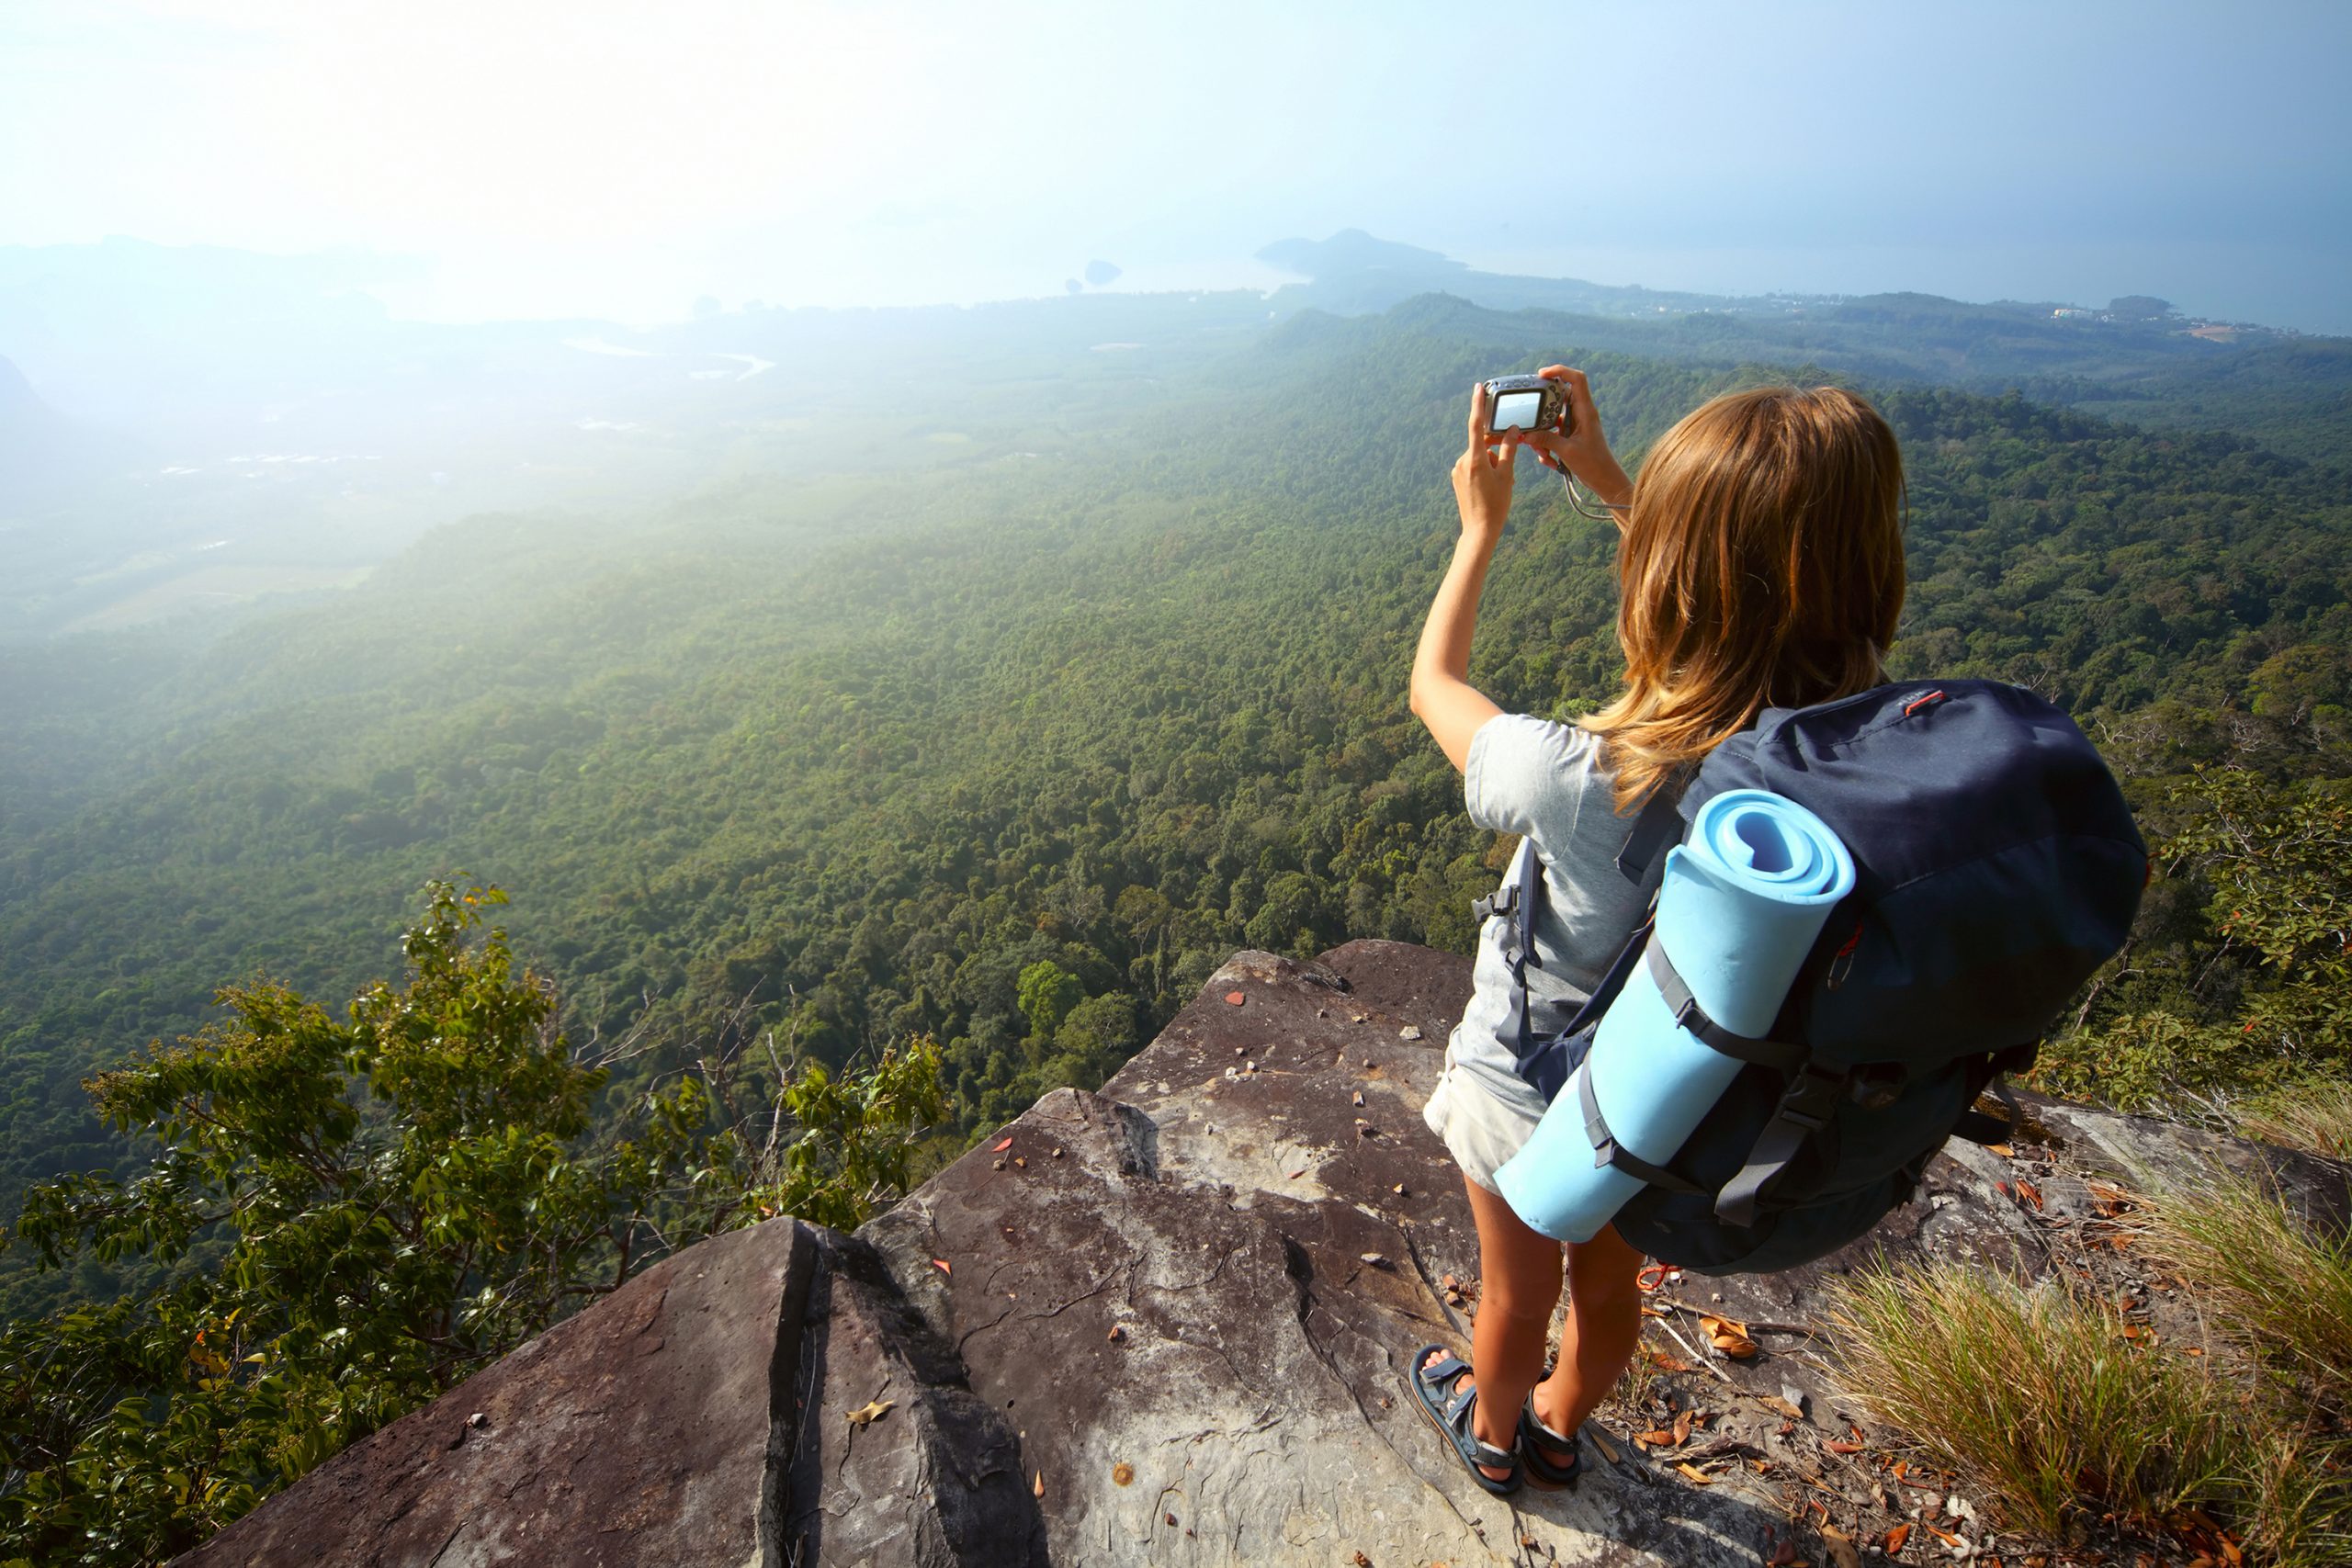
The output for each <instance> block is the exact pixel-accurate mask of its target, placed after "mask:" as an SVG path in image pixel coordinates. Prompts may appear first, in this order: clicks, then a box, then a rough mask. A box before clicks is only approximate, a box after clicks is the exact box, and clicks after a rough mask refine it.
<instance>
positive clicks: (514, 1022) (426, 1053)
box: [0, 882, 741, 1564]
mask: <svg viewBox="0 0 2352 1568" xmlns="http://www.w3.org/2000/svg"><path fill="white" fill-rule="evenodd" d="M504 901H505V900H504V897H503V895H502V894H500V893H499V892H498V891H497V890H496V889H494V888H475V889H471V890H469V891H464V892H460V891H459V890H458V889H457V888H455V887H454V886H450V885H449V884H447V883H442V882H435V883H434V884H432V885H430V886H428V888H427V890H426V903H425V911H424V919H422V920H421V921H419V922H418V924H417V925H416V926H415V927H414V928H413V929H412V930H411V931H409V932H408V933H407V936H406V938H405V940H404V941H403V943H402V951H403V953H405V954H406V957H407V960H408V967H409V978H408V983H407V985H406V986H405V987H402V988H400V989H394V988H393V987H390V986H385V985H377V986H373V987H369V988H368V989H367V990H366V991H364V992H362V993H361V995H360V996H359V997H358V998H357V999H356V1001H354V1002H353V1004H352V1006H351V1009H350V1021H349V1022H347V1023H338V1022H336V1021H334V1020H333V1019H332V1018H330V1017H329V1016H328V1015H327V1013H326V1012H325V1010H322V1009H321V1008H319V1007H317V1006H316V1005H314V1004H312V1003H311V1002H308V1001H305V1000H304V999H303V998H301V997H300V996H299V995H297V994H296V993H294V992H293V991H291V990H289V989H288V988H287V987H283V986H278V985H275V984H272V983H269V982H267V981H257V982H254V983H253V984H249V985H242V986H232V987H226V988H224V989H223V990H222V991H221V992H220V995H219V1000H220V1003H221V1004H222V1005H223V1006H225V1007H226V1008H227V1009H228V1010H229V1011H230V1014H231V1017H230V1018H229V1019H228V1020H227V1021H224V1022H221V1023H219V1024H216V1025H213V1026H212V1027H210V1028H208V1029H207V1030H205V1031H204V1032H201V1033H199V1034H198V1035H195V1036H192V1037H190V1038H187V1039H183V1040H181V1041H179V1042H178V1043H175V1044H173V1045H169V1046H164V1045H162V1044H157V1045H155V1046H153V1047H151V1048H150V1051H149V1054H148V1055H147V1056H146V1058H145V1059H144V1060H141V1061H140V1062H137V1063H134V1064H133V1065H131V1066H127V1067H124V1068H121V1069H119V1070H118V1071H115V1072H110V1073H107V1074H104V1075H101V1076H100V1077H96V1078H94V1079H92V1080H91V1081H90V1082H89V1083H88V1084H87V1085H86V1086H85V1087H86V1088H87V1089H88V1090H89V1093H90V1096H91V1098H92V1100H94V1101H95V1103H96V1107H97V1110H98V1113H99V1114H100V1116H102V1117H103V1118H104V1119H105V1120H106V1121H107V1122H110V1123H111V1124H112V1125H113V1126H114V1127H115V1128H116V1129H117V1130H118V1131H120V1132H123V1133H126V1134H132V1135H134V1136H137V1137H141V1138H143V1139H148V1140H152V1141H153V1144H154V1145H155V1154H154V1157H153V1163H152V1164H151V1165H150V1166H149V1168H148V1169H147V1171H146V1173H145V1174H144V1175H141V1176H139V1177H137V1178H135V1179H129V1180H125V1179H120V1178H118V1177H116V1176H114V1175H112V1174H110V1173H107V1172H103V1171H99V1172H90V1173H85V1174H79V1175H73V1176H66V1177H62V1178H60V1179H57V1180H55V1181H51V1182H49V1183H46V1184H43V1185H41V1186H38V1187H36V1188H34V1189H33V1190H31V1192H30V1193H29V1194H28V1197H27V1199H26V1201H25V1205H24V1209H23V1213H22V1214H21V1215H20V1217H19V1219H18V1222H17V1238H18V1240H19V1242H20V1243H22V1244H27V1245H29V1246H31V1247H36V1248H38V1249H39V1251H40V1257H41V1258H42V1261H43V1262H44V1263H46V1264H48V1265H50V1266H52V1267H54V1266H60V1265H62V1264H64V1263H65V1262H66V1261H67V1260H68V1259H70V1258H72V1257H73V1256H74V1254H76V1253H77V1252H79V1251H80V1250H81V1249H83V1248H85V1247H87V1248H89V1249H91V1250H92V1251H94V1252H95V1253H96V1255H97V1256H98V1257H100V1258H107V1259H113V1258H123V1257H127V1256H132V1255H143V1256H145V1257H147V1258H151V1259H153V1261H154V1262H155V1263H157V1264H160V1265H163V1266H164V1276H165V1278H166V1279H167V1280H168V1281H169V1282H168V1283H166V1284H164V1285H162V1286H159V1287H155V1288H153V1289H151V1290H149V1291H147V1292H144V1293H142V1294H140V1295H138V1296H135V1297H133V1298H131V1299H130V1300H126V1301H123V1302H119V1303H115V1304H113V1305H111V1306H109V1307H107V1308H106V1309H104V1310H92V1309H87V1308H82V1309H76V1310H73V1311H69V1312H65V1313H62V1314H55V1315H52V1316H51V1317H49V1318H47V1319H38V1320H32V1321H28V1322H23V1323H17V1324H15V1325H10V1327H9V1328H8V1330H7V1332H6V1335H5V1336H0V1562H6V1563H14V1562H20V1561H21V1562H39V1563H43V1564H50V1563H89V1564H99V1563H104V1564H114V1563H132V1562H155V1561H160V1560H161V1559H163V1558H165V1557H169V1556H171V1555H172V1554H174V1553H175V1552H177V1551H184V1550H186V1549H187V1548H188V1547H190V1546H193V1545H194V1544H196V1543H197V1542H198V1541H200V1540H203V1539H204V1538H205V1537H206V1536H208V1535H209V1534H211V1533H212V1532H213V1531H214V1530H216V1529H219V1528H220V1526H222V1525H224V1524H227V1523H228V1522H229V1521H230V1520H232V1519H234V1518H236V1517H238V1516H240V1515H241V1514H243V1513H244V1512H245V1511H247V1510H248V1509H250V1508H251V1507H252V1506H254V1504H255V1503H257V1502H258V1501H259V1500H260V1499H261V1498H263V1497H265V1496H266V1495H268V1494H270V1493H271V1492H273V1491H275V1490H277V1488H278V1487H280V1486H283V1485H284V1484H286V1483H288V1482H289V1481H291V1480H293V1479H294V1478H295V1477H296V1476H299V1475H300V1474H301V1473H302V1472H305V1471H307V1470H309V1469H310V1468H311V1467H312V1466H314V1465H316V1464H317V1463H319V1462H320V1461H322V1460H323V1459H325V1458H326V1457H327V1456H329V1455H330V1454H333V1453H334V1452H335V1451H336V1450H338V1449H340V1448H342V1447H343V1446H344V1445H345V1444H346V1443H348V1442H350V1441H351V1440H353V1439H354V1438H358V1437H360V1436H362V1435H364V1434H366V1433H367V1432H368V1431H371V1430H373V1429H374V1428H376V1427H380V1426H382V1425H383V1424H384V1423H386V1422H388V1421H390V1420H391V1419H393V1418H394V1417H396V1416H400V1415H401V1414H402V1413H404V1412H406V1411H408V1410H410V1409H413V1408H414V1407H415V1406H416V1405H418V1404H423V1403H424V1402H425V1401H426V1400H428V1399H430V1398H432V1397H433V1396H434V1395H435V1393H439V1392H440V1391H441V1390H442V1389H444V1388H447V1387H448V1386H449V1385H450V1384H452V1383H454V1382H458V1380H459V1379H461V1378H463V1377H464V1376H466V1375H467V1374H468V1373H469V1372H470V1371H473V1370H474V1369H475V1368H477V1367H479V1366H481V1365H482V1364H483V1363H484V1362H486V1361H488V1360H491V1359H494V1358H496V1357H498V1356H500V1355H503V1354H504V1353H505V1352H506V1351H508V1350H510V1349H512V1348H515V1346H517V1345H519V1344H521V1343H522V1342H523V1341H524V1340H525V1339H526V1338H528V1337H531V1336H532V1335H534V1334H537V1332H539V1331H540V1330H541V1329H543V1328H545V1327H546V1326H547V1325H548V1324H549V1323H550V1322H552V1321H553V1320H554V1319H555V1318H556V1317H557V1316H558V1315H559V1314H560V1313H562V1312H563V1311H564V1310H565V1309H566V1308H568V1307H569V1306H571V1305H573V1304H575V1303H578V1302H579V1301H580V1300H582V1299H583V1298H585V1297H590V1296H594V1295H596V1294H599V1293H601V1292H607V1291H610V1290H613V1289H614V1288H616V1287H617V1286H618V1285H620V1284H621V1283H622V1282H623V1281H624V1280H627V1279H628V1277H629V1276H630V1275H631V1274H632V1273H633V1272H635V1271H636V1270H637V1269H639V1268H641V1267H642V1266H643V1265H644V1264H645V1263H646V1262H648V1261H650V1259H652V1258H656V1257H659V1256H661V1255H662V1253H664V1252H666V1251H667V1250H669V1247H670V1245H671V1243H672V1242H673V1240H675V1239H677V1238H678V1234H679V1231H680V1230H681V1229H682V1228H684V1229H685V1230H687V1231H694V1230H708V1229H710V1228H713V1227H715V1226H716V1225H718V1224H723V1223H726V1222H727V1221H728V1220H729V1219H730V1218H731V1217H733V1215H734V1214H735V1213H736V1212H737V1200H738V1198H739V1197H740V1191H741V1189H740V1187H732V1186H729V1182H728V1179H729V1173H730V1172H731V1170H732V1168H733V1167H734V1164H735V1160H736V1156H734V1154H733V1147H732V1140H731V1139H729V1138H724V1137H722V1138H721V1139H715V1140H714V1139H708V1138H707V1137H706V1136H705V1134H704V1131H703V1129H704V1127H705V1124H706V1122H707V1116H706V1111H707V1103H706V1100H705V1099H704V1096H703V1092H702V1089H701V1086H700V1085H699V1084H698V1083H697V1082H696V1081H695V1080H694V1079H692V1078H687V1079H684V1080H681V1081H679V1082H677V1083H675V1084H674V1085H673V1086H672V1087H670V1088H668V1089H660V1090H656V1091H652V1092H646V1093H641V1094H638V1095H634V1096H632V1097H631V1099H630V1100H629V1102H628V1105H627V1106H626V1107H625V1108H624V1109H623V1111H622V1112H621V1114H620V1116H619V1118H618V1127H617V1129H616V1131H614V1132H613V1133H611V1134H607V1135H605V1136H604V1137H601V1138H592V1137H591V1136H590V1135H589V1123H590V1111H591V1108H592V1105H593V1104H594V1100H595V1099H596V1097H597V1095H598V1092H599V1091H600V1090H601V1089H603V1088H604V1087H605V1077H606V1073H605V1068H604V1067H602V1066H596V1065H594V1064H592V1063H589V1062H586V1061H583V1060H582V1059H581V1057H580V1055H578V1054H577V1053H575V1052H574V1051H573V1050H572V1049H571V1045H570V1043H568V1042H567V1040H566V1039H565V1037H564V1035H563V1033H562V1032H561V1031H560V1029H558V1028H557V1027H556V1023H555V1018H556V1005H555V998H554V996H553V993H552V991H551V989H550V987H548V984H547V983H546V982H545V981H544V980H542V979H540V978H539V977H538V976H535V975H532V974H530V973H528V972H524V973H521V974H517V973H516V972H515V963H514V958H513V955H512V953H511V952H510V950H509V949H508V946H507V942H506V937H505V933H504V932H503V931H498V930H495V929H493V930H492V931H489V932H488V933H487V935H486V936H485V935H481V934H479V933H478V931H477V928H478V927H479V926H480V923H481V908H483V907H484V906H488V905H495V904H501V903H503V902H504ZM710 1156H716V1157H715V1158H713V1157H710ZM697 1189H700V1190H697ZM696 1216H699V1218H697V1217H696Z"/></svg>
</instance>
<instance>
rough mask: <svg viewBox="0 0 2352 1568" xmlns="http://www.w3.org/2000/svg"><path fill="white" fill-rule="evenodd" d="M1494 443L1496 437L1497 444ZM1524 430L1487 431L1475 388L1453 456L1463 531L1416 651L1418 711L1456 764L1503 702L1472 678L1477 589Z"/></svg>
mask: <svg viewBox="0 0 2352 1568" xmlns="http://www.w3.org/2000/svg"><path fill="white" fill-rule="evenodd" d="M1490 443H1491V445H1490ZM1518 455H1519V433H1518V432H1517V431H1515V430H1514V431H1506V432H1505V433H1504V434H1502V435H1501V436H1500V437H1499V438H1497V437H1492V436H1489V435H1488V434H1487V389H1486V384H1485V383H1484V382H1481V383H1479V385H1478V386H1477V387H1476V388H1474V389H1472V391H1471V394H1470V443H1469V446H1467V447H1466V448H1464V451H1463V454H1462V456H1461V457H1458V458H1456V459H1455V460H1454V464H1453V501H1454V505H1455V506H1456V507H1457V508H1458V509H1459V510H1460V512H1461V513H1462V536H1461V537H1460V538H1459V539H1457V540H1455V541H1454V545H1453V565H1451V566H1449V567H1448V568H1447V569H1446V572H1445V581H1442V582H1441V583H1440V584H1438V590H1437V599H1436V602H1435V603H1433V604H1430V618H1429V619H1428V621H1427V622H1425V623H1424V624H1423V625H1422V626H1421V641H1420V646H1419V649H1416V650H1415V652H1414V654H1413V684H1412V694H1411V700H1412V706H1413V712H1414V714H1415V716H1418V717H1419V719H1420V721H1421V722H1422V723H1423V724H1426V725H1428V726H1429V728H1430V734H1431V735H1432V736H1434V737H1436V739H1437V743H1438V749H1439V750H1442V751H1443V752H1444V753H1445V760H1446V761H1449V762H1452V763H1453V765H1454V767H1455V768H1457V769H1466V768H1467V767H1468V766H1469V762H1470V738H1471V737H1472V736H1474V735H1476V734H1477V733H1478V727H1479V726H1480V725H1482V724H1485V723H1486V722H1487V720H1488V719H1490V718H1492V717H1494V716H1496V715H1497V714H1498V713H1500V712H1502V711H1503V710H1502V709H1500V708H1498V707H1497V706H1496V705H1494V704H1493V703H1492V702H1490V701H1488V700H1487V694H1485V693H1483V692H1481V691H1479V690H1478V689H1477V688H1476V686H1473V685H1472V684H1470V680H1469V676H1470V639H1471V637H1472V636H1473V635H1474V634H1475V633H1476V631H1477V629H1478V595H1479V593H1480V592H1481V591H1483V590H1484V589H1485V587H1486V584H1487V562H1488V561H1489V560H1491V559H1493V558H1494V554H1495V544H1496V542H1497V541H1498V540H1499V539H1500V538H1501V537H1502V536H1503V524H1504V523H1505V522H1506V521H1508V520H1509V518H1510V487H1511V480H1512V479H1513V477H1514V475H1515V469H1514V468H1513V464H1512V459H1513V458H1515V457H1517V456H1518Z"/></svg>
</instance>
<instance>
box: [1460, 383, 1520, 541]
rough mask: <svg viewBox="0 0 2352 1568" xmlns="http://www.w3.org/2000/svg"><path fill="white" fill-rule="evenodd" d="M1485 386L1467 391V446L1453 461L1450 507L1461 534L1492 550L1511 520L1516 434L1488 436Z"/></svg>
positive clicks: (1516, 447)
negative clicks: (1457, 515)
mask: <svg viewBox="0 0 2352 1568" xmlns="http://www.w3.org/2000/svg"><path fill="white" fill-rule="evenodd" d="M1487 417H1488V415H1487V384H1486V383H1485V382H1484V381H1481V382H1479V383H1478V384H1477V385H1476V386H1475V387H1473V388H1472V389H1470V445H1469V446H1468V447H1467V448H1466V449H1464V452H1463V454H1462V456H1461V457H1456V458H1455V459H1454V460H1453V503H1454V505H1455V506H1457V507H1459V508H1460V509H1461V512H1462V533H1463V536H1464V537H1465V538H1475V539H1476V540H1478V541H1479V542H1480V543H1482V544H1485V545H1487V546H1489V547H1491V546H1492V545H1493V544H1494V542H1495V541H1496V540H1497V539H1499V538H1500V537H1502V532H1503V524H1504V523H1505V522H1506V521H1508V520H1509V519H1510V486H1511V480H1512V479H1514V478H1516V477H1517V474H1518V470H1517V468H1515V467H1514V466H1513V464H1512V459H1513V458H1515V457H1518V455H1519V440H1520V436H1521V434H1523V433H1522V432H1521V431H1517V430H1506V431H1502V432H1499V433H1491V432H1489V431H1488V430H1487Z"/></svg>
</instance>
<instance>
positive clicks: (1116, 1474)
mask: <svg viewBox="0 0 2352 1568" xmlns="http://www.w3.org/2000/svg"><path fill="white" fill-rule="evenodd" d="M1037 1473H1038V1474H1039V1475H1040V1476H1042V1475H1044V1474H1045V1473H1046V1472H1044V1471H1042V1470H1041V1471H1039V1472H1037ZM1111 1480H1112V1481H1113V1483H1115V1484H1117V1485H1120V1486H1132V1485H1134V1484H1135V1481H1136V1467H1135V1466H1134V1465H1131V1464H1129V1463H1128V1462H1127V1461H1125V1460H1121V1461H1119V1462H1118V1463H1116V1464H1114V1465H1113V1466H1112V1467H1111Z"/></svg>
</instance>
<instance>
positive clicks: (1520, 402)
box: [1494, 392, 1544, 430]
mask: <svg viewBox="0 0 2352 1568" xmlns="http://www.w3.org/2000/svg"><path fill="white" fill-rule="evenodd" d="M1543 407H1544V394H1543V393H1541V392H1505V393H1504V394H1503V395H1502V396H1500V397H1498V398H1497V399H1496V400H1495V421H1494V428H1495V429H1497V430H1532V429H1534V428H1535V420H1536V416H1537V414H1538V413H1539V412H1541V411H1542V409H1543Z"/></svg>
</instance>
